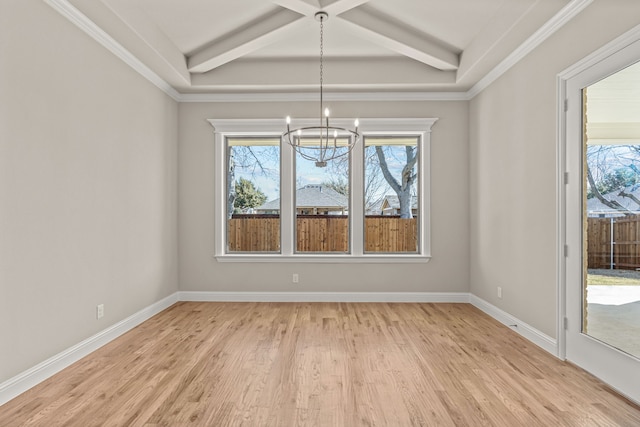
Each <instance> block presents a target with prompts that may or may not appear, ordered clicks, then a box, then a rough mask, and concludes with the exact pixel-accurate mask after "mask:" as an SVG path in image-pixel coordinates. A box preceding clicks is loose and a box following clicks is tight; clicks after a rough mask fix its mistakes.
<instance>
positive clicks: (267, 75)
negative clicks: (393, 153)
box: [191, 56, 456, 92]
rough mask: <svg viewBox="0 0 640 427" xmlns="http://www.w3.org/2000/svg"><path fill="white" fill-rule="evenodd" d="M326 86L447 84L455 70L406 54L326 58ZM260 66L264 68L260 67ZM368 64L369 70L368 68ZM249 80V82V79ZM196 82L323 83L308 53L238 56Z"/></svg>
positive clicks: (232, 85) (288, 86)
mask: <svg viewBox="0 0 640 427" xmlns="http://www.w3.org/2000/svg"><path fill="white" fill-rule="evenodd" d="M325 65H326V68H325V73H324V87H325V88H327V89H330V90H331V89H344V88H348V89H349V90H389V89H398V90H404V89H410V88H428V87H432V86H434V85H435V86H437V87H439V88H441V87H447V86H450V85H453V84H455V82H456V73H455V71H440V70H436V69H435V68H429V67H425V66H424V65H423V64H421V63H419V62H417V61H414V60H412V59H409V58H403V57H399V56H398V57H378V58H328V59H325ZM256 69H259V70H260V72H259V73H256ZM364 70H366V72H364ZM247 82H251V83H250V84H248V83H247ZM191 84H192V88H194V89H195V88H198V89H210V90H231V91H241V90H248V91H256V92H259V91H263V90H265V89H268V90H309V91H317V90H318V88H319V84H320V82H319V76H318V64H317V62H315V61H309V60H304V59H284V58H278V59H272V60H264V59H257V58H256V59H238V60H236V61H233V62H231V63H229V64H226V65H224V66H222V67H219V68H216V69H215V70H212V71H210V72H208V73H204V74H194V75H193V76H192V79H191Z"/></svg>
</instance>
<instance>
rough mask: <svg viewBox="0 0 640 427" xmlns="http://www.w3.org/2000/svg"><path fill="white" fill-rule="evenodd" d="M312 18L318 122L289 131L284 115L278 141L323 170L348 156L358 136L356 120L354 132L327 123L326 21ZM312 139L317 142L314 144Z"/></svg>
mask: <svg viewBox="0 0 640 427" xmlns="http://www.w3.org/2000/svg"><path fill="white" fill-rule="evenodd" d="M315 18H316V20H317V21H320V123H318V126H304V127H299V128H294V129H292V128H291V126H290V124H291V117H289V116H287V120H286V121H287V130H286V132H284V133H283V134H282V138H283V139H284V140H285V142H286V143H288V144H289V145H290V146H292V147H293V149H294V150H296V152H297V153H298V155H300V156H301V157H302V158H303V159H305V160H310V161H314V162H315V164H316V167H319V168H323V167H326V166H327V162H328V161H330V160H334V159H337V158H339V157H342V156H347V155H349V153H350V152H351V150H352V149H353V147H354V145H355V144H356V142H357V141H358V140H359V139H360V134H359V133H358V123H359V122H358V119H356V120H355V122H354V126H355V130H354V129H348V128H345V127H339V126H335V125H333V126H332V125H331V124H330V123H329V115H330V114H329V109H328V108H324V21H325V20H326V19H328V18H329V15H328V14H327V13H326V12H324V11H319V12H317V13H316V14H315ZM323 116H324V117H323ZM303 133H304V135H305V136H307V135H310V137H309V138H308V139H309V140H307V141H305V140H303ZM331 135H332V136H331ZM316 138H317V143H316V142H315V141H314V139H316Z"/></svg>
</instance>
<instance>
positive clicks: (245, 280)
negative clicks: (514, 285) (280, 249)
mask: <svg viewBox="0 0 640 427" xmlns="http://www.w3.org/2000/svg"><path fill="white" fill-rule="evenodd" d="M316 109H317V104H316V103H302V104H298V103H296V104H294V105H292V104H288V103H273V104H257V103H237V104H228V103H227V104H223V103H210V104H200V103H193V104H186V103H182V104H180V106H179V117H180V119H179V124H180V126H179V128H180V138H179V139H180V148H179V153H180V154H179V159H180V160H179V177H180V178H179V203H178V206H179V218H180V220H179V224H180V225H179V233H178V235H179V242H180V243H179V257H180V262H179V264H180V289H181V290H182V291H232V292H240V291H254V292H279V291H290V292H306V291H313V292H322V291H326V292H340V291H343V292H366V291H375V292H384V291H388V292H402V291H407V292H423V291H424V292H467V291H468V283H469V267H468V266H469V254H468V251H469V249H468V248H469V213H468V212H469V202H468V201H469V189H468V182H469V177H468V170H467V165H468V139H469V135H468V126H467V124H468V103H467V102H404V103H381V102H370V103H336V102H332V103H331V109H332V113H333V114H335V115H336V116H337V117H355V116H358V117H418V118H420V117H439V120H438V121H437V122H436V124H435V125H434V126H433V132H432V135H431V155H432V159H433V160H432V168H431V181H432V185H431V189H432V195H431V206H432V208H431V213H432V222H431V224H432V238H431V249H432V250H431V252H432V255H433V258H432V260H431V261H430V262H429V263H427V264H324V263H323V264H299V263H273V264H265V263H261V264H252V265H247V264H245V263H219V262H217V261H216V260H215V259H214V257H213V255H214V230H213V226H214V224H213V212H214V204H213V191H214V188H213V184H214V183H213V168H214V163H213V144H214V133H213V128H212V127H211V125H210V124H209V123H208V122H207V121H206V119H229V118H278V117H285V116H286V115H287V114H292V113H295V115H296V116H298V117H305V116H306V117H314V116H315V113H316ZM283 123H284V120H283ZM294 272H295V273H298V274H299V275H300V283H299V284H293V283H291V274H292V273H294Z"/></svg>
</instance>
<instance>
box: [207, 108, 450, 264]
mask: <svg viewBox="0 0 640 427" xmlns="http://www.w3.org/2000/svg"><path fill="white" fill-rule="evenodd" d="M437 120H438V119H437V118H422V119H413V118H402V119H370V118H369V119H367V118H365V119H360V127H359V131H360V133H361V135H363V136H375V135H417V136H419V137H420V141H419V144H420V147H419V149H418V156H419V158H418V162H419V164H420V165H422V166H421V170H420V173H419V174H418V191H419V192H420V197H419V198H418V203H419V212H420V214H419V215H418V230H420V233H421V236H420V239H418V241H419V248H418V253H416V254H413V253H412V254H365V253H364V250H363V245H364V239H363V236H364V223H363V221H364V212H363V209H364V207H363V206H362V203H361V199H362V194H360V193H361V192H362V190H361V189H360V187H361V186H359V185H354V184H356V183H359V182H360V181H362V180H363V179H364V171H363V170H362V165H361V162H354V163H352V164H351V171H352V173H351V188H352V189H353V191H352V192H351V195H350V197H351V200H350V202H351V207H350V210H351V212H350V214H349V226H350V229H351V239H352V241H351V253H349V254H326V253H321V254H297V253H295V252H294V249H295V244H294V237H295V231H294V221H293V220H294V217H293V215H294V210H293V209H290V208H291V207H290V206H286V205H285V204H284V201H288V200H293V194H294V192H295V179H294V178H295V176H294V175H295V171H294V168H293V166H294V157H295V151H294V150H293V148H292V147H291V146H289V145H288V144H282V151H281V170H280V180H281V182H280V199H281V200H282V201H283V206H281V208H280V220H281V230H280V233H281V238H282V244H281V253H279V254H258V253H250V254H237V253H233V254H229V253H225V245H226V242H225V236H226V221H225V217H226V215H225V209H226V208H225V206H226V202H225V198H226V190H225V179H226V166H225V161H226V154H225V140H226V138H227V137H239V136H267V137H268V136H276V137H280V135H281V134H282V132H283V129H284V126H285V124H284V120H282V119H208V120H207V121H208V122H209V123H210V124H211V126H213V129H214V134H215V138H214V168H215V170H214V187H215V188H214V234H215V237H214V239H215V245H214V248H215V253H214V257H215V258H216V259H217V260H218V261H220V262H313V263H317V262H330V263H381V262H382V263H385V262H390V263H401V262H428V261H429V260H430V259H431V173H430V171H431V165H430V160H431V155H430V153H431V127H432V126H433V125H434V123H435V122H436V121H437ZM317 121H318V119H296V121H295V124H296V126H313V125H316V124H317ZM332 124H333V125H334V126H339V127H349V126H352V125H353V119H333V120H332ZM361 141H362V140H361ZM363 153H364V146H363V143H362V142H359V143H358V144H356V146H355V147H354V152H353V153H352V159H354V158H356V157H357V156H359V157H358V158H362V157H363ZM355 201H357V202H355Z"/></svg>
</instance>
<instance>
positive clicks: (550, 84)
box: [470, 0, 640, 337]
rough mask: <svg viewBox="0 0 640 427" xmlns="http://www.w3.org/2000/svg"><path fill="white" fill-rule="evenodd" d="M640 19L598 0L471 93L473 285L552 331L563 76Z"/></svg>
mask: <svg viewBox="0 0 640 427" xmlns="http://www.w3.org/2000/svg"><path fill="white" fill-rule="evenodd" d="M638 24H640V2H638V1H636V0H606V1H605V0H596V1H594V2H593V3H592V4H591V5H590V6H589V7H588V8H587V9H585V10H584V11H583V12H582V13H581V14H579V15H578V16H577V17H576V18H574V19H573V20H572V21H571V22H569V23H568V24H567V25H566V26H565V27H563V28H562V29H560V30H559V31H558V32H557V33H556V34H554V35H553V36H552V37H551V38H549V39H548V40H547V41H546V42H544V43H543V44H542V45H541V46H540V47H538V48H537V49H536V50H534V51H533V52H532V53H531V54H529V55H528V56H527V57H526V58H524V59H523V60H522V61H520V62H519V63H518V64H517V65H516V66H515V67H513V68H512V69H511V70H509V71H508V72H507V73H506V74H505V75H503V76H502V77H501V78H500V79H499V80H497V81H496V82H494V83H493V84H492V85H491V86H490V87H489V88H488V89H486V90H484V91H483V92H482V93H481V94H480V95H478V96H476V97H475V98H474V99H473V100H472V101H471V107H470V135H471V139H470V159H471V164H470V182H471V188H470V194H471V198H470V203H471V281H470V289H471V293H473V294H475V295H477V296H478V297H480V298H482V299H484V300H486V301H488V302H490V303H492V304H494V305H496V306H497V307H499V308H501V309H502V310H504V311H506V312H508V313H510V314H511V315H513V316H515V317H517V318H519V319H520V320H522V321H524V322H526V323H528V324H530V325H532V326H533V327H534V328H536V329H538V330H540V331H542V332H543V333H545V334H547V335H549V336H551V337H555V335H556V324H557V320H556V268H557V266H556V260H557V256H556V212H557V203H556V117H557V113H556V109H557V100H556V96H557V95H556V76H557V75H558V73H560V72H561V71H563V70H564V69H566V68H568V67H569V66H571V65H573V64H574V63H576V62H577V61H579V60H580V59H582V58H583V57H585V56H587V55H588V54H590V53H591V52H593V51H595V50H596V49H598V48H599V47H601V46H603V45H604V44H606V43H607V42H609V41H611V40H613V39H614V38H616V37H617V36H619V35H621V34H622V33H624V32H625V31H627V30H629V29H631V28H633V27H634V26H636V25H638ZM498 286H501V287H502V288H503V299H498V298H497V292H496V288H497V287H498Z"/></svg>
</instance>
